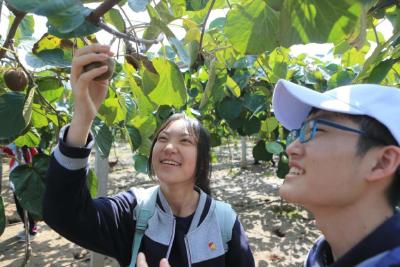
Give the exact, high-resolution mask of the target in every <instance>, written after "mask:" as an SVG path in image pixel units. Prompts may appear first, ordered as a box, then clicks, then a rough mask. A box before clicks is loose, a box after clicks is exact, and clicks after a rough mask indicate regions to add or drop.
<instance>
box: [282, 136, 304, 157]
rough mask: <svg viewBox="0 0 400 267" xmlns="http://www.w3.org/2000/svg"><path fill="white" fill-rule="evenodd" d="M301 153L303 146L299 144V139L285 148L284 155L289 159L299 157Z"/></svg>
mask: <svg viewBox="0 0 400 267" xmlns="http://www.w3.org/2000/svg"><path fill="white" fill-rule="evenodd" d="M302 151H303V144H302V143H301V142H300V140H299V138H297V139H296V140H294V141H293V142H292V143H290V144H289V145H288V146H287V147H286V154H287V155H288V156H289V157H294V156H296V155H301V153H302Z"/></svg>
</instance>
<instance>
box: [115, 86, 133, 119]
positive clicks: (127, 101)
mask: <svg viewBox="0 0 400 267" xmlns="http://www.w3.org/2000/svg"><path fill="white" fill-rule="evenodd" d="M118 99H119V101H118V102H119V103H120V105H121V109H122V110H123V113H124V115H125V121H126V122H128V121H130V120H131V119H132V118H133V117H134V116H135V114H136V111H137V104H136V102H135V100H133V98H132V96H131V95H130V94H127V93H124V92H120V94H119V96H118Z"/></svg>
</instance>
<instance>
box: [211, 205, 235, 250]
mask: <svg viewBox="0 0 400 267" xmlns="http://www.w3.org/2000/svg"><path fill="white" fill-rule="evenodd" d="M215 202H216V203H215V213H216V215H217V220H218V224H219V227H220V228H221V237H222V242H223V244H224V250H225V251H228V242H229V241H231V239H232V230H233V226H234V225H235V222H236V217H237V215H236V212H235V211H234V210H233V209H232V206H231V205H230V204H228V203H225V202H221V201H218V200H216V201H215Z"/></svg>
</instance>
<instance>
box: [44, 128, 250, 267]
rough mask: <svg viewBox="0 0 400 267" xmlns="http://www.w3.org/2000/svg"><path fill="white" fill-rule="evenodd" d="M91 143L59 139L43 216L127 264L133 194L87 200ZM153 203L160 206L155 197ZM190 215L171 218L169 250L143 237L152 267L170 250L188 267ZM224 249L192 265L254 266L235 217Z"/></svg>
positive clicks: (175, 262) (173, 259)
mask: <svg viewBox="0 0 400 267" xmlns="http://www.w3.org/2000/svg"><path fill="white" fill-rule="evenodd" d="M67 130H68V129H67ZM62 134H63V133H62ZM92 146H93V141H92V138H91V137H89V139H88V144H87V145H86V147H84V148H73V147H68V146H67V145H66V144H65V143H64V142H63V140H62V139H60V142H59V144H58V146H57V147H56V149H55V150H54V151H53V153H52V156H51V161H50V166H49V169H48V172H47V176H46V192H45V196H44V201H43V216H44V220H45V222H46V223H47V224H48V225H49V226H50V227H51V228H53V229H54V230H55V231H56V232H58V233H59V234H60V235H62V236H64V237H65V238H67V239H68V240H70V241H72V242H74V243H76V244H78V245H80V246H82V247H85V248H88V249H90V250H93V251H96V252H99V253H102V254H104V255H108V256H110V257H113V258H115V259H117V260H118V262H119V263H120V265H121V266H127V265H129V263H130V259H131V254H132V244H133V237H134V231H135V223H136V221H135V220H134V209H135V207H136V204H137V202H136V198H135V195H134V192H133V191H132V190H129V191H126V192H121V193H119V194H117V195H115V196H111V197H100V198H96V199H92V198H91V196H90V193H89V191H88V188H87V185H86V175H87V173H88V163H87V162H88V157H89V154H90V150H91V147H92ZM211 202H212V201H211V197H209V196H207V199H206V201H205V205H204V208H203V211H202V213H201V217H200V222H199V224H201V223H202V222H203V220H205V218H206V217H207V216H206V215H207V214H208V211H209V209H210V205H211ZM157 203H158V206H159V207H160V208H161V209H162V208H163V206H162V205H161V203H160V200H159V199H158V200H157ZM192 219H193V215H191V216H189V217H186V218H178V217H176V218H175V223H176V225H175V229H174V240H171V242H173V244H172V247H171V250H170V251H167V250H168V245H166V244H161V243H158V242H155V241H154V240H152V239H150V238H149V237H148V236H146V235H144V237H143V239H142V242H141V247H140V251H143V252H144V253H145V254H146V258H147V259H148V263H149V266H150V267H153V266H154V267H158V266H159V261H160V260H161V258H163V257H165V256H166V255H168V254H169V261H170V264H171V266H173V267H184V266H189V264H188V258H190V255H187V251H186V249H185V240H184V237H185V235H186V234H187V232H188V230H189V227H190V225H191V222H192ZM206 245H207V244H206ZM228 248H229V249H228V251H227V252H226V253H224V254H223V255H220V256H218V257H216V258H212V259H209V260H207V261H202V262H197V263H195V264H192V265H191V266H193V267H217V266H218V267H222V266H237V267H253V266H255V263H254V259H253V255H252V253H251V250H250V247H249V244H248V240H247V237H246V234H245V232H244V230H243V227H242V225H241V224H240V222H239V220H238V219H236V222H235V224H234V227H233V229H232V239H231V241H229V242H228Z"/></svg>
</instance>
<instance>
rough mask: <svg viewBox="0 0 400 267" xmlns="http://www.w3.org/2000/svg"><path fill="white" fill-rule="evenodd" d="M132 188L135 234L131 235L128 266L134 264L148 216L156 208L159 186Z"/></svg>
mask: <svg viewBox="0 0 400 267" xmlns="http://www.w3.org/2000/svg"><path fill="white" fill-rule="evenodd" d="M132 190H133V192H134V193H135V197H136V201H137V205H136V207H135V217H136V227H135V235H134V237H133V245H132V257H131V263H130V264H129V267H135V266H136V258H137V255H138V253H139V248H140V244H141V242H142V238H143V235H144V232H145V231H146V228H147V223H148V221H149V220H150V218H151V217H153V215H154V211H155V209H156V202H157V195H158V190H159V186H153V187H150V188H147V189H137V188H133V189H132Z"/></svg>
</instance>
